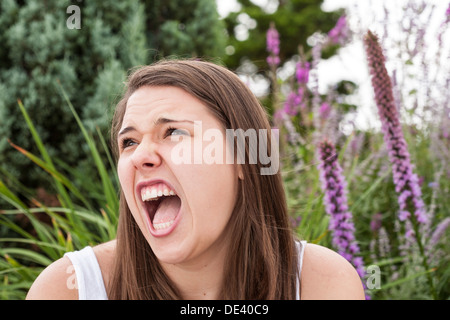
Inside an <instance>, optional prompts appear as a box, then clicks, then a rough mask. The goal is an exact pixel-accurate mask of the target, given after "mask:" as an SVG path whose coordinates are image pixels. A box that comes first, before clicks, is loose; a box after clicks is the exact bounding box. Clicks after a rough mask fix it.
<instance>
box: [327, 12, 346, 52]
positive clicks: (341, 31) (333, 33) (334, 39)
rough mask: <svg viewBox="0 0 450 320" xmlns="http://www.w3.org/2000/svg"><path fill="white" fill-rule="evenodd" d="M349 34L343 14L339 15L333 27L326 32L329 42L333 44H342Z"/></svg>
mask: <svg viewBox="0 0 450 320" xmlns="http://www.w3.org/2000/svg"><path fill="white" fill-rule="evenodd" d="M348 35H349V29H348V26H347V17H346V16H345V15H343V16H341V17H340V18H339V20H338V21H337V23H336V25H335V26H334V28H333V29H331V30H330V32H328V37H329V38H330V41H331V43H334V44H341V45H342V44H344V43H345V41H346V40H347V38H348Z"/></svg>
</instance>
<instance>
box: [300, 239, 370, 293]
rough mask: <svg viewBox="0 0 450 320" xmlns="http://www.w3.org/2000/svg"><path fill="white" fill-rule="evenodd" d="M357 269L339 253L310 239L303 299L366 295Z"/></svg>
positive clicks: (305, 258) (304, 266)
mask: <svg viewBox="0 0 450 320" xmlns="http://www.w3.org/2000/svg"><path fill="white" fill-rule="evenodd" d="M364 298H365V296H364V289H363V286H362V280H361V278H360V277H359V275H358V273H357V272H356V269H355V268H354V267H353V266H352V265H351V264H350V263H349V262H348V261H347V260H346V259H345V258H344V257H342V256H341V255H339V254H338V253H336V252H334V251H332V250H330V249H328V248H326V247H323V246H319V245H315V244H311V243H308V244H307V245H306V248H305V252H304V256H303V267H302V277H301V299H304V300H308V299H314V300H332V299H339V300H341V299H342V300H343V299H364Z"/></svg>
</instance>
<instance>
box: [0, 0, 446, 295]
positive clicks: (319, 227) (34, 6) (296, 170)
mask: <svg viewBox="0 0 450 320" xmlns="http://www.w3.org/2000/svg"><path fill="white" fill-rule="evenodd" d="M331 2H332V1H325V2H323V1H310V0H283V1H282V0H235V1H228V0H227V1H225V0H217V1H216V3H217V5H218V8H219V9H220V10H219V12H218V11H217V8H216V3H215V2H214V1H211V0H173V1H156V0H146V1H139V2H136V1H120V3H109V2H108V3H106V2H101V3H97V2H95V3H94V2H74V3H72V2H71V1H56V0H52V1H46V2H42V1H33V0H29V1H19V0H4V1H2V2H1V3H0V26H1V30H2V31H1V32H0V40H1V43H2V44H3V45H2V46H1V47H0V124H1V125H0V299H22V298H24V297H25V294H26V291H27V289H28V288H29V286H30V285H31V283H32V282H33V280H34V279H35V277H36V276H37V275H38V274H39V273H40V271H42V269H43V268H44V267H45V266H47V265H48V264H49V263H51V262H52V261H54V260H56V259H58V258H59V257H61V256H62V255H63V254H64V252H66V251H71V250H78V249H81V248H83V247H84V246H86V245H95V244H97V243H101V242H104V241H107V240H110V239H113V238H114V237H115V227H116V222H117V205H118V199H117V194H118V181H117V177H116V171H115V164H114V162H113V160H112V159H111V155H110V152H109V147H108V146H109V140H108V130H109V121H110V117H111V112H112V107H113V106H114V104H115V102H116V101H117V97H118V96H120V93H121V90H122V87H123V81H124V80H125V78H126V75H127V73H128V72H129V70H130V69H131V68H133V67H135V66H138V65H143V64H148V63H151V62H152V61H155V60H158V59H160V58H163V57H165V58H167V57H170V56H176V57H199V58H205V59H208V60H213V61H216V62H219V63H221V64H223V65H225V66H227V67H229V68H230V69H232V70H234V71H235V72H236V73H237V74H238V75H239V76H240V77H241V78H242V79H243V81H245V82H246V83H247V84H248V85H249V87H250V88H251V89H252V90H253V91H254V92H255V94H256V95H257V96H258V98H259V99H260V100H261V103H262V104H263V105H264V107H266V109H267V111H268V113H269V114H270V116H271V120H272V121H273V123H274V125H277V126H278V127H280V129H281V133H282V136H281V141H282V142H283V144H282V146H283V149H282V167H281V171H282V174H283V178H284V180H285V188H286V194H287V197H288V205H289V212H290V215H291V218H292V223H293V226H294V228H295V230H296V231H297V233H298V235H299V236H300V237H301V238H303V239H306V240H308V241H309V242H312V243H318V244H321V245H324V246H327V247H330V248H333V249H335V250H341V249H342V248H346V249H345V250H344V249H342V250H343V251H342V254H343V255H344V256H346V255H349V256H352V258H351V259H352V263H354V265H355V264H356V265H355V266H356V267H358V269H359V271H360V273H363V272H362V269H361V268H363V267H364V266H365V267H369V266H371V265H376V266H378V267H379V268H380V269H379V270H381V274H380V275H379V276H380V278H381V279H380V284H381V286H380V287H377V288H367V289H368V290H367V291H366V292H367V296H368V297H370V298H371V299H448V298H450V288H449V285H448V283H449V277H450V266H449V262H450V255H449V251H448V240H449V228H448V225H449V224H450V222H449V221H450V212H449V210H448V209H447V208H449V207H450V197H449V194H450V192H449V189H450V179H449V178H450V165H449V163H450V133H449V132H450V131H449V130H448V128H449V124H450V91H449V90H448V88H449V85H450V80H449V77H448V75H449V74H450V70H449V68H450V66H449V65H448V61H449V59H450V43H449V42H450V41H448V39H449V37H450V34H449V30H448V26H449V25H450V6H448V7H445V8H443V7H442V3H440V4H439V3H438V2H433V1H431V2H429V1H427V2H426V1H420V0H417V1H414V0H411V1H399V2H396V4H392V2H389V1H382V2H377V4H374V3H370V4H367V3H365V4H362V2H358V1H348V3H350V5H347V6H346V7H345V8H346V9H345V10H344V9H342V8H336V7H334V8H333V7H330V3H331ZM71 4H74V5H78V6H79V7H80V11H81V17H82V22H81V29H79V30H77V29H73V30H70V29H68V28H67V27H66V23H65V22H66V19H67V18H68V14H67V13H66V8H67V7H68V6H69V5H71ZM225 4H227V5H228V6H227V8H228V10H223V8H224V6H225ZM330 8H332V9H330ZM442 8H443V9H442ZM447 8H448V9H447ZM363 9H365V10H369V11H370V12H373V15H371V16H370V17H371V18H370V19H369V17H367V15H364V13H363V12H366V11H363ZM219 13H220V15H219ZM430 22H435V23H434V24H433V23H430ZM271 26H272V30H275V31H276V35H275V33H274V32H273V31H272V36H276V38H272V39H276V41H274V40H271V41H270V42H267V40H268V38H267V32H268V30H269V29H270V27H271ZM369 26H370V29H372V30H373V31H375V33H377V34H378V35H379V40H380V44H381V47H382V48H383V51H384V53H385V55H386V67H387V71H388V73H389V77H390V80H391V82H392V90H393V100H395V107H396V108H397V110H398V113H399V121H400V125H401V130H402V132H403V136H404V140H405V144H406V146H407V151H408V152H409V156H410V160H411V164H413V167H412V170H413V171H414V174H415V175H416V176H417V184H418V186H419V188H420V191H421V197H422V201H423V207H424V212H425V213H426V215H427V217H429V218H430V220H429V224H428V225H427V230H420V231H419V232H420V234H419V235H418V237H420V239H421V240H423V244H424V248H423V250H419V248H417V246H415V245H414V244H412V243H411V242H409V243H408V242H405V226H404V225H403V224H402V222H401V221H399V213H401V210H400V209H401V208H400V207H399V203H400V205H401V203H402V202H401V201H400V202H399V197H398V194H397V193H396V183H397V182H395V181H397V180H394V179H393V175H392V172H391V162H390V160H389V159H390V158H389V152H390V151H389V148H388V146H387V145H385V142H384V140H383V133H382V131H381V130H380V128H381V125H380V123H381V120H382V119H380V118H379V117H378V115H377V111H376V105H375V100H374V99H373V97H374V96H375V95H374V93H373V89H372V88H371V86H370V75H369V71H368V70H369V68H368V63H367V61H366V60H367V59H366V56H365V54H364V50H363V44H362V40H363V38H364V35H365V34H366V32H367V29H368V27H369ZM446 39H447V41H446ZM433 43H434V44H436V45H430V44H433ZM276 46H278V47H277V48H276ZM349 50H352V52H357V53H356V54H355V53H352V54H349ZM361 53H362V54H361ZM355 55H356V57H359V58H360V59H359V60H362V61H363V64H361V61H359V60H358V59H357V58H355ZM348 56H350V62H349V60H346V59H348V58H347V57H348ZM268 57H271V58H270V59H268ZM274 57H276V59H275V58H274ZM446 62H447V63H446ZM358 63H360V64H358ZM336 65H337V66H339V67H341V69H339V67H338V68H336V67H335V66H336ZM333 66H334V67H333ZM342 66H343V67H344V68H342ZM346 68H347V69H346ZM355 69H356V71H354V70H355ZM325 78H326V79H325ZM368 88H369V89H368ZM369 90H370V91H369ZM361 118H362V120H361ZM365 120H366V121H365ZM325 138H326V139H327V143H328V144H327V146H329V149H328V150H334V151H333V152H335V153H336V154H335V156H336V157H334V156H333V157H332V159H331V158H327V159H323V158H322V159H321V157H320V154H321V153H320V152H319V151H320V148H319V146H320V143H321V142H322V141H324V140H323V139H325ZM324 160H325V162H324ZM328 160H330V161H331V160H332V162H330V164H327V163H328V162H327V161H328ZM331 163H332V164H331ZM329 166H332V167H336V168H339V169H338V170H337V171H336V170H335V169H333V170H331V171H329V172H328V174H327V175H326V177H324V178H322V183H321V179H320V178H319V177H320V175H321V173H320V171H321V170H322V169H321V168H325V167H327V168H328V169H329ZM328 169H327V170H328ZM333 179H334V180H333ZM343 179H345V181H343ZM324 180H326V181H328V183H327V184H324V183H323V181H324ZM330 181H331V182H330ZM333 181H334V182H333ZM335 182H339V185H340V186H341V187H339V190H340V191H339V193H336V190H334V189H333V190H331V192H330V190H329V189H327V188H330V186H332V188H333V186H335ZM394 182H395V183H394ZM397 188H398V186H397ZM341 192H342V193H341ZM343 195H344V196H343ZM405 196H406V195H404V196H403V198H405ZM403 198H402V199H403ZM330 199H331V200H330ZM333 199H334V200H333ZM340 199H341V200H340ZM342 199H343V200H342ZM330 203H331V205H330ZM336 204H339V205H341V204H344V205H345V206H343V207H339V208H338V207H336ZM339 210H341V211H339ZM330 220H331V222H330ZM342 234H344V235H345V238H339V236H340V235H342ZM416 235H417V234H416ZM338 238H339V239H338ZM347 242H348V243H347ZM336 245H338V246H339V247H336ZM424 252H426V261H427V267H425V266H424V264H423V261H424ZM348 258H349V257H348ZM349 259H350V258H349ZM430 279H431V285H430ZM362 280H363V282H366V280H365V279H364V277H363V279H362Z"/></svg>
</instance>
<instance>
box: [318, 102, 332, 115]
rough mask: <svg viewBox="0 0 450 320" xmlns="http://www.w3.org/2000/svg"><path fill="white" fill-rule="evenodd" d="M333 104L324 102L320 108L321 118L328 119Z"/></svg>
mask: <svg viewBox="0 0 450 320" xmlns="http://www.w3.org/2000/svg"><path fill="white" fill-rule="evenodd" d="M330 111H331V106H330V104H329V103H328V102H323V103H322V104H321V105H320V108H319V115H320V118H321V119H327V118H328V116H329V115H330Z"/></svg>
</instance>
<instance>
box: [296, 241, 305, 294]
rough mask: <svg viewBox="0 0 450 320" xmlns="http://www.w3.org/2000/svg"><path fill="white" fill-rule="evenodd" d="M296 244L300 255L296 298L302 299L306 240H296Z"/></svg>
mask: <svg viewBox="0 0 450 320" xmlns="http://www.w3.org/2000/svg"><path fill="white" fill-rule="evenodd" d="M295 245H296V247H297V256H298V278H297V290H296V300H300V282H301V275H302V267H303V254H304V253H305V247H306V241H305V240H302V241H296V242H295Z"/></svg>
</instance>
